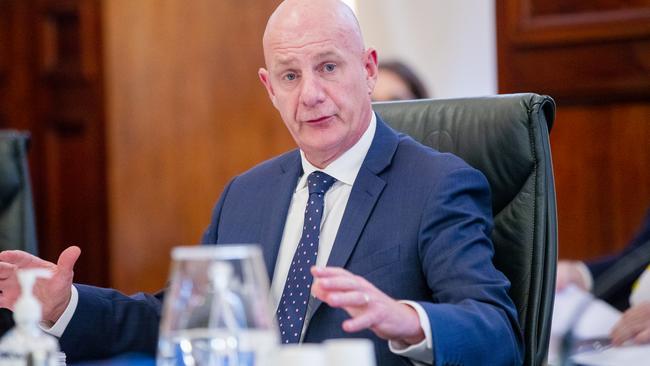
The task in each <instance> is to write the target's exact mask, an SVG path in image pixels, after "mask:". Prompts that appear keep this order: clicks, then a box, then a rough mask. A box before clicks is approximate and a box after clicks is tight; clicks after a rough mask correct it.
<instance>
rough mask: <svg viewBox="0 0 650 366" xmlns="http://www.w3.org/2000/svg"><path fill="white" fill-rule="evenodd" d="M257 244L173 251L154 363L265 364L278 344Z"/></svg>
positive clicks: (276, 328)
mask: <svg viewBox="0 0 650 366" xmlns="http://www.w3.org/2000/svg"><path fill="white" fill-rule="evenodd" d="M269 300H270V299H269V282H268V277H267V272H266V269H265V266H264V261H263V259H262V251H261V249H260V248H259V247H258V246H256V245H205V246H194V247H176V248H174V249H173V250H172V269H171V280H170V284H169V289H168V291H167V292H166V294H165V299H164V304H163V312H162V320H161V325H160V337H159V341H158V355H157V364H158V365H188V366H202V365H209V366H253V365H254V366H265V365H269V364H270V362H271V360H272V359H273V357H272V352H273V351H274V350H275V349H276V347H277V346H278V344H279V336H278V327H277V325H276V324H275V318H274V316H273V311H272V309H271V307H270V306H271V305H270V301H269Z"/></svg>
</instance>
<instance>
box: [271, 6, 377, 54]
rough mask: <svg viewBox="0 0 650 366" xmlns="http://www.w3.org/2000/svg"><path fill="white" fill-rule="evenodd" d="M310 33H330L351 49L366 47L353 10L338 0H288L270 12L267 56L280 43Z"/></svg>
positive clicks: (359, 49) (361, 50)
mask: <svg viewBox="0 0 650 366" xmlns="http://www.w3.org/2000/svg"><path fill="white" fill-rule="evenodd" d="M309 32H319V33H325V32H326V33H330V34H333V35H337V37H339V38H340V39H342V40H343V41H344V42H345V43H346V46H347V47H349V48H350V49H351V50H356V51H358V52H360V53H361V52H363V51H364V49H365V46H364V42H363V37H362V36H361V28H360V27H359V21H358V20H357V17H356V16H355V15H354V12H353V11H352V9H350V7H349V6H347V5H346V4H345V3H343V2H341V1H339V0H285V1H283V2H282V3H281V4H280V5H279V6H278V7H277V8H276V9H275V11H274V12H273V14H271V17H270V18H269V21H268V22H267V24H266V29H265V31H264V37H263V45H264V57H265V59H266V63H267V65H268V61H269V60H268V50H269V49H270V48H273V47H274V45H276V44H277V43H281V42H283V41H285V40H286V39H287V38H290V39H292V40H296V39H299V38H300V37H305V38H306V37H307V36H308V34H307V33H309Z"/></svg>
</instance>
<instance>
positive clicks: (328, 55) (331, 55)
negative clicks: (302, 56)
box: [314, 51, 339, 60]
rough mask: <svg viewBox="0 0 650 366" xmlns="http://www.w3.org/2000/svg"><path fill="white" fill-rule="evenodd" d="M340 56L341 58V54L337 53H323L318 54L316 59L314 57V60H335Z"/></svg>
mask: <svg viewBox="0 0 650 366" xmlns="http://www.w3.org/2000/svg"><path fill="white" fill-rule="evenodd" d="M338 56H339V54H338V53H337V52H334V51H325V52H321V53H318V54H316V57H314V58H315V59H317V60H322V59H327V58H334V57H338Z"/></svg>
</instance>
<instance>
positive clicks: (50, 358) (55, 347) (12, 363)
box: [0, 268, 59, 366]
mask: <svg viewBox="0 0 650 366" xmlns="http://www.w3.org/2000/svg"><path fill="white" fill-rule="evenodd" d="M17 273H18V282H19V283H20V288H21V294H20V297H19V298H18V301H16V304H15V305H14V321H15V322H16V326H15V327H14V328H13V329H11V330H10V331H9V332H7V334H5V336H4V337H2V340H0V365H1V366H27V365H33V366H55V365H59V360H58V358H59V343H58V341H57V339H56V338H55V337H53V336H52V335H49V334H47V333H45V332H43V331H42V330H41V328H40V327H39V323H40V321H41V311H42V310H41V304H40V302H39V301H38V300H37V299H36V297H35V296H34V293H33V287H34V283H35V282H36V279H37V278H39V277H42V278H49V277H51V276H52V273H51V272H50V271H49V270H46V269H43V268H34V269H22V270H18V272H17Z"/></svg>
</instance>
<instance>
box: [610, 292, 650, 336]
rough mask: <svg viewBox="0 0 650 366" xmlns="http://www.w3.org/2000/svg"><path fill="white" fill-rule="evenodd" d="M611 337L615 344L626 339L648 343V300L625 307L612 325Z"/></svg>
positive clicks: (649, 307) (649, 308)
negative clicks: (621, 314)
mask: <svg viewBox="0 0 650 366" xmlns="http://www.w3.org/2000/svg"><path fill="white" fill-rule="evenodd" d="M611 337H612V342H613V343H614V345H616V346H620V345H622V344H623V343H625V342H626V341H628V340H631V341H632V342H634V343H637V344H642V343H650V302H643V303H640V304H638V305H636V306H633V307H631V308H629V309H627V310H626V311H625V312H624V313H623V316H622V317H621V319H620V320H619V321H618V323H616V325H614V329H612V333H611Z"/></svg>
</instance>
